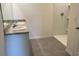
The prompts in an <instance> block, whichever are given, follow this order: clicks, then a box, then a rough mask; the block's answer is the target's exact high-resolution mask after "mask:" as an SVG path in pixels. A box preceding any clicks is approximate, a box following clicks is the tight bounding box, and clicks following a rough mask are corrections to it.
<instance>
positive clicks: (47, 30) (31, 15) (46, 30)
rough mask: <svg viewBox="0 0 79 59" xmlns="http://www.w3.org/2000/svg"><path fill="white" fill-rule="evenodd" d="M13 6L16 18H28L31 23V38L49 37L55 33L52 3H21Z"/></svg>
mask: <svg viewBox="0 0 79 59" xmlns="http://www.w3.org/2000/svg"><path fill="white" fill-rule="evenodd" d="M13 6H14V7H13V10H14V12H13V13H14V19H17V18H20V19H21V18H25V19H27V22H28V23H29V33H30V38H39V37H49V36H52V35H53V26H52V25H53V5H52V4H47V3H45V4H44V3H43V4H41V3H34V4H33V3H32V4H31V3H26V4H24V3H23V4H22V3H21V4H13ZM16 16H18V17H16Z"/></svg>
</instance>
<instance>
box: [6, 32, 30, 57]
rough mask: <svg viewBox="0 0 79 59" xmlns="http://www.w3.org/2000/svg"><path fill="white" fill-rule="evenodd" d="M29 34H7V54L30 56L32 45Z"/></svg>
mask: <svg viewBox="0 0 79 59" xmlns="http://www.w3.org/2000/svg"><path fill="white" fill-rule="evenodd" d="M28 35H29V34H26V33H25V34H12V35H6V36H5V41H6V55H8V56H29V55H31V47H30V42H29V36H28Z"/></svg>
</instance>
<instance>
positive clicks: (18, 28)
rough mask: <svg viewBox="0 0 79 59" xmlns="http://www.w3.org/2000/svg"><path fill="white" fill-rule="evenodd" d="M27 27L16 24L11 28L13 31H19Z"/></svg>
mask: <svg viewBox="0 0 79 59" xmlns="http://www.w3.org/2000/svg"><path fill="white" fill-rule="evenodd" d="M24 29H27V27H26V26H22V25H17V26H16V27H15V28H13V29H12V30H14V31H19V30H24Z"/></svg>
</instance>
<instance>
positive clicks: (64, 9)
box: [53, 3, 69, 35]
mask: <svg viewBox="0 0 79 59" xmlns="http://www.w3.org/2000/svg"><path fill="white" fill-rule="evenodd" d="M68 5H69V4H68V3H55V4H54V7H53V11H54V13H53V16H54V20H53V23H54V24H53V34H56V35H60V34H66V32H67V28H68V21H67V18H68V16H69V15H68V14H69V8H68ZM61 13H64V16H61V15H60V14H61Z"/></svg>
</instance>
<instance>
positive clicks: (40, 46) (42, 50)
mask: <svg viewBox="0 0 79 59" xmlns="http://www.w3.org/2000/svg"><path fill="white" fill-rule="evenodd" d="M36 41H37V43H38V45H39V48H40V49H41V52H42V54H43V55H44V56H46V53H45V52H44V49H43V47H42V45H41V44H40V42H39V40H38V39H36Z"/></svg>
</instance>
